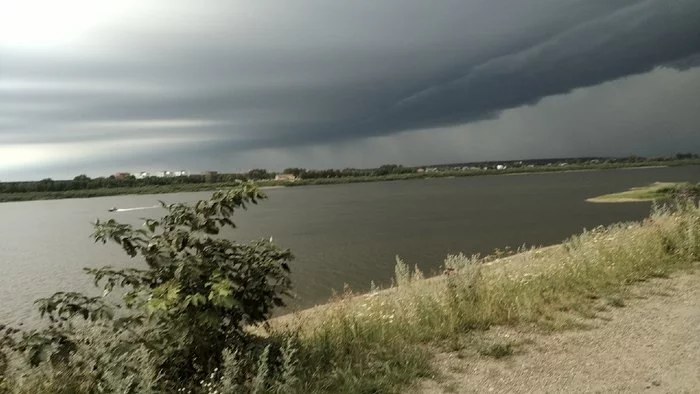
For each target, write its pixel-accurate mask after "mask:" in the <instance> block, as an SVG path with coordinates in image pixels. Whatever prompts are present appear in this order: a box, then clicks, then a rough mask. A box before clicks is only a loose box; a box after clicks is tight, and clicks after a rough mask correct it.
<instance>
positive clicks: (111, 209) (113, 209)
mask: <svg viewBox="0 0 700 394" xmlns="http://www.w3.org/2000/svg"><path fill="white" fill-rule="evenodd" d="M116 210H117V207H112V208H110V209H108V210H107V211H109V212H115V211H116Z"/></svg>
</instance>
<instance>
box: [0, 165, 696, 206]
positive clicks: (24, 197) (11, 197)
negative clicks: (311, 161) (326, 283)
mask: <svg viewBox="0 0 700 394" xmlns="http://www.w3.org/2000/svg"><path fill="white" fill-rule="evenodd" d="M697 164H700V159H690V160H675V161H659V162H644V163H612V164H585V165H569V166H565V167H559V166H538V167H532V168H528V167H522V168H508V169H506V170H468V171H442V172H432V173H410V174H392V175H384V176H365V177H347V178H321V179H302V180H297V181H295V182H285V181H260V182H258V183H259V185H260V186H306V185H330V184H345V183H364V182H383V181H396V180H410V179H426V178H447V177H467V176H481V175H502V174H529V173H550V172H569V171H595V170H606V169H618V168H643V167H658V166H682V165H697ZM232 186H234V184H230V183H213V184H175V185H162V186H158V185H154V186H142V187H118V188H104V189H92V190H69V191H62V192H61V191H59V192H30V193H0V202H12V201H32V200H53V199H64V198H91V197H105V196H116V195H125V194H160V193H178V192H194V191H211V190H217V189H222V188H227V187H232Z"/></svg>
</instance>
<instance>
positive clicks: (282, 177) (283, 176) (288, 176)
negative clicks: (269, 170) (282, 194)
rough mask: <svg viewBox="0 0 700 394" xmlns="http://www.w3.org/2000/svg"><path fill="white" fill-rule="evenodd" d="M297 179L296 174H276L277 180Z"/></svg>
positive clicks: (291, 180)
mask: <svg viewBox="0 0 700 394" xmlns="http://www.w3.org/2000/svg"><path fill="white" fill-rule="evenodd" d="M296 179H297V177H295V176H294V174H277V175H275V180H276V181H290V182H293V181H295V180H296Z"/></svg>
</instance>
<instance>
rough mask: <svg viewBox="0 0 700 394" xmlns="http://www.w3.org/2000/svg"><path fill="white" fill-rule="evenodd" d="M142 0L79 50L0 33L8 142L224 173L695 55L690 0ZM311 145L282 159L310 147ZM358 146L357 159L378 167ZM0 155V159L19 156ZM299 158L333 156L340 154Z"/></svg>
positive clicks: (484, 111)
mask: <svg viewBox="0 0 700 394" xmlns="http://www.w3.org/2000/svg"><path fill="white" fill-rule="evenodd" d="M147 4H149V5H153V4H155V5H153V6H152V7H151V8H148V7H146V8H145V10H143V11H139V10H135V11H133V12H132V13H130V14H129V17H124V18H123V19H119V20H114V21H109V23H106V22H105V24H104V25H103V26H99V28H98V29H97V30H95V31H93V32H91V34H90V35H89V36H86V37H84V39H83V41H80V43H79V45H72V46H65V47H59V48H57V49H56V48H53V49H52V50H50V51H49V50H22V49H16V48H13V47H7V48H5V47H3V46H2V45H0V145H5V147H7V146H11V145H12V144H14V145H17V146H19V145H22V146H25V147H26V146H31V145H33V144H48V143H52V144H59V143H64V144H65V143H74V144H79V143H83V144H88V145H84V146H85V147H86V149H88V148H87V147H88V146H89V144H91V143H94V144H98V143H100V142H105V143H108V142H113V143H115V144H117V145H118V144H119V143H122V145H124V144H123V143H124V142H125V141H133V142H134V143H142V144H144V145H143V146H146V144H151V145H149V146H150V147H151V148H149V149H151V153H150V154H149V155H148V156H146V157H144V156H143V152H141V151H139V154H138V155H136V154H135V153H134V151H133V149H125V150H124V151H123V152H122V154H120V155H113V156H112V157H110V158H109V160H110V165H115V166H120V165H122V166H123V164H124V163H133V162H134V160H137V161H139V162H138V165H140V166H150V165H160V164H163V165H165V164H171V163H172V162H173V161H176V160H173V159H172V157H173V156H174V155H175V156H176V157H177V161H178V162H179V163H182V166H190V165H191V166H198V167H202V168H204V167H206V168H211V167H214V168H220V169H225V168H222V166H223V165H229V164H228V163H231V160H230V159H229V158H228V155H232V154H233V155H236V156H237V157H239V158H240V159H239V160H238V161H236V163H238V164H233V163H231V165H239V166H245V163H243V162H242V160H243V158H246V160H249V161H250V162H251V165H252V162H253V161H255V160H252V159H250V158H251V157H252V156H251V152H253V151H260V150H266V149H267V150H275V151H278V152H282V151H284V152H287V153H290V152H301V151H303V150H304V149H306V148H305V147H308V146H314V145H316V146H318V145H323V146H333V145H334V144H336V145H337V144H346V143H351V144H360V145H362V144H364V143H365V142H362V141H368V140H367V139H370V140H375V139H376V138H383V137H389V136H394V135H398V134H399V133H405V132H407V131H411V130H430V131H429V132H430V133H432V134H431V135H434V136H435V138H436V140H440V138H438V137H437V133H446V132H445V131H441V130H444V129H446V128H454V127H456V126H459V125H467V124H470V123H474V122H477V123H479V124H481V123H484V122H486V124H488V123H489V120H498V119H499V117H500V116H501V113H502V111H505V110H508V109H513V108H519V107H522V106H532V105H536V104H538V103H539V102H540V101H541V100H542V99H543V98H546V97H552V96H555V97H556V96H557V95H567V94H570V92H571V91H572V90H574V89H577V88H582V87H590V86H595V85H599V84H603V83H605V82H607V81H613V80H616V79H619V78H623V77H627V76H630V75H637V74H642V73H648V72H650V71H652V70H654V69H655V68H656V67H659V66H666V67H672V68H674V69H678V70H690V69H692V68H693V67H695V66H696V65H697V64H698V63H697V59H698V54H699V53H700V25H698V24H697V21H698V20H700V2H697V1H694V0H676V1H673V2H668V1H664V0H647V1H641V0H640V1H636V0H626V1H616V2H610V1H604V0H559V1H549V0H536V1H528V2H523V1H516V0H499V1H478V0H472V1H454V2H441V3H437V4H435V3H432V2H430V3H428V2H423V1H418V0H415V1H405V0H402V1H398V0H396V1H387V2H369V1H367V2H365V1H355V2H346V3H340V2H324V1H301V2H295V4H294V6H293V7H292V6H291V5H290V4H289V3H287V2H279V3H267V2H266V3H264V4H263V3H262V2H256V3H254V4H246V3H238V2H224V1H220V2H211V3H209V5H208V6H206V7H205V6H202V5H201V4H198V5H195V4H194V3H191V4H186V3H177V4H173V3H172V2H162V3H159V2H155V1H154V2H153V3H147ZM140 12H142V13H140ZM669 110H670V111H671V110H672V109H669ZM541 116H543V117H545V118H544V119H546V118H547V117H550V116H551V114H544V113H542V114H541ZM178 121H179V122H180V123H179V124H178V123H177V122H178ZM543 123H544V124H543V125H542V127H543V128H544V129H547V130H548V132H549V133H551V134H552V135H553V136H555V137H554V138H550V137H545V136H540V137H538V138H541V139H542V140H541V141H542V144H544V145H545V146H546V145H547V141H548V140H550V141H551V140H556V139H557V138H556V135H560V136H561V135H568V134H566V133H564V132H563V131H561V130H555V128H554V126H553V124H554V123H555V122H552V125H551V126H550V127H547V126H546V122H543ZM467 129H474V128H469V127H466V129H465V130H467ZM474 132H476V131H469V132H468V133H472V134H473V133H474ZM478 132H479V133H481V135H480V136H479V138H492V140H491V141H493V143H495V144H498V143H507V141H502V140H499V139H498V138H499V137H498V133H496V132H494V131H489V130H479V131H478ZM523 132H525V133H527V132H529V131H523ZM620 132H622V131H620ZM557 133H559V134H557ZM463 134H464V133H462V135H463ZM535 134H536V133H534V131H533V135H535ZM538 135H539V134H538ZM462 138H464V140H465V141H466V140H469V139H470V138H467V137H464V136H463V137H462ZM571 138H573V137H571ZM158 139H163V140H168V139H170V140H172V141H175V142H174V143H172V144H157V143H155V142H154V141H156V140H158ZM139 141H140V142H139ZM177 141H181V143H179V144H178V143H176V142H177ZM446 143H447V142H446ZM450 143H453V144H454V141H451V142H450ZM127 145H128V144H127ZM76 146H77V145H76ZM115 146H116V145H115ZM57 149H58V148H57ZM330 149H335V148H330ZM545 150H546V149H545ZM5 151H7V149H6V150H5ZM290 154H291V153H290ZM299 154H300V155H301V156H298V157H297V158H294V157H292V156H289V155H281V156H280V154H279V153H278V154H277V155H278V157H288V160H289V161H290V162H298V158H303V157H308V155H305V154H302V153H299ZM496 154H497V150H495V151H494V155H496ZM534 154H540V153H539V151H536V150H530V151H527V150H523V151H522V152H521V153H520V155H521V156H528V155H534ZM201 156H205V157H206V158H207V159H206V160H202V158H201ZM357 157H358V160H357V161H356V162H355V164H353V165H355V166H362V165H365V163H367V160H368V159H367V157H366V156H365V155H362V154H361V153H359V152H358V153H357ZM494 158H497V157H494ZM414 159H415V155H410V154H408V155H406V156H405V157H396V160H397V161H401V162H411V161H415V160H414ZM439 159H440V156H439V155H437V154H436V157H435V160H434V161H440V160H439ZM2 161H3V159H2V158H0V171H9V168H11V167H13V165H12V164H7V165H6V166H5V167H3V163H2ZM7 162H8V163H9V160H7ZM17 162H19V161H17ZM80 163H84V165H85V166H92V167H100V166H101V167H102V168H106V167H105V164H104V160H102V161H100V158H99V157H98V156H95V157H93V155H89V154H86V155H85V158H84V159H83V161H81V162H78V163H77V164H71V166H79V165H80ZM100 163H102V164H100ZM219 163H221V165H219ZM224 163H227V164H224ZM256 164H259V163H256ZM299 164H300V165H304V166H334V165H335V164H334V162H333V157H332V156H329V157H328V158H327V159H323V158H319V159H318V160H317V161H314V162H308V163H306V164H304V163H299ZM41 165H44V166H50V165H51V164H50V163H43V164H41ZM173 165H177V163H176V164H173ZM261 165H262V164H261ZM348 165H350V164H349V163H348ZM15 167H16V166H15ZM4 168H6V169H4ZM70 168H71V169H73V168H74V167H70ZM14 171H15V173H19V172H17V171H19V170H18V169H17V168H15V169H14ZM0 175H1V174H0Z"/></svg>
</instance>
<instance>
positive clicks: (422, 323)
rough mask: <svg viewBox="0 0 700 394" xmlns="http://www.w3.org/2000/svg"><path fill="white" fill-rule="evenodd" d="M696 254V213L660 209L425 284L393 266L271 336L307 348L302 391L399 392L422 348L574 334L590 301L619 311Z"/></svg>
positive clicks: (457, 265)
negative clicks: (371, 283) (496, 329)
mask: <svg viewBox="0 0 700 394" xmlns="http://www.w3.org/2000/svg"><path fill="white" fill-rule="evenodd" d="M698 256H700V210H699V209H698V207H696V206H694V205H692V206H691V205H689V204H688V205H683V206H677V207H676V208H674V209H670V208H661V209H657V210H655V211H654V212H653V213H652V215H651V216H650V217H649V218H647V219H646V220H644V221H643V222H640V223H624V224H617V225H613V226H610V227H599V228H596V229H594V230H592V231H587V232H584V233H583V234H581V235H578V236H574V237H572V238H571V239H569V240H567V241H566V242H564V243H563V244H562V245H561V246H559V247H553V248H548V249H545V250H531V251H527V252H524V253H519V254H516V255H514V256H510V257H508V258H505V259H501V260H497V261H493V259H491V258H487V259H481V258H478V257H477V256H474V257H471V258H467V257H465V256H463V255H458V256H449V257H448V258H447V260H446V262H445V265H446V267H447V268H448V269H449V275H443V276H440V277H437V278H431V279H427V280H425V279H423V278H422V274H421V273H420V272H419V271H418V270H417V269H409V267H408V266H407V265H406V264H405V263H403V261H401V260H400V259H397V267H396V274H397V277H396V278H395V283H396V284H397V285H395V286H394V287H392V288H391V289H388V290H383V291H377V292H374V293H370V294H366V295H362V296H358V295H354V294H352V293H351V292H346V294H345V295H344V296H343V297H340V299H338V300H336V301H334V302H332V303H330V304H328V305H326V306H325V307H323V308H319V309H316V310H313V311H311V312H306V313H304V314H300V315H298V317H297V320H294V319H291V318H289V317H288V318H286V319H282V320H281V321H283V322H284V324H283V326H284V327H283V328H280V327H279V326H278V328H277V330H279V331H285V330H292V331H294V332H296V333H297V335H299V338H300V343H302V344H305V346H304V348H303V349H302V352H301V354H302V355H303V356H304V357H305V368H311V371H313V372H312V373H311V374H310V375H309V376H308V377H307V379H306V380H305V381H306V382H307V383H308V385H307V386H306V387H304V389H305V390H306V391H348V392H367V391H370V392H371V391H375V392H376V391H380V392H386V391H400V390H401V388H402V387H404V386H405V385H406V384H410V383H411V382H412V381H414V380H415V379H416V378H417V377H419V376H426V375H431V374H433V372H432V370H431V369H430V362H429V361H430V351H429V350H428V349H430V348H431V346H432V345H433V344H435V343H437V342H440V341H445V340H449V339H451V338H459V337H462V336H464V335H466V334H468V333H470V332H478V331H480V330H483V329H486V328H488V327H490V326H494V325H517V324H523V323H526V324H533V325H536V326H537V327H540V328H543V329H548V330H553V329H563V328H570V327H578V326H580V322H581V319H582V318H583V319H585V318H589V317H593V316H595V314H596V313H597V312H598V310H597V308H599V305H600V303H599V302H596V300H603V299H607V300H611V301H609V305H611V306H617V307H621V306H624V298H625V296H626V289H627V287H628V285H630V284H632V283H635V282H638V281H644V280H646V279H648V278H652V277H663V276H665V275H668V273H669V272H672V271H674V270H678V269H682V268H685V267H688V266H689V265H690V264H691V263H692V262H693V261H695V260H697V259H698ZM278 324H279V322H278ZM500 350H502V349H500V347H499V349H496V350H495V351H494V352H495V353H498V354H501V353H503V352H501V351H500ZM486 352H487V353H491V352H490V351H486ZM495 353H494V354H495ZM308 372H310V371H309V370H307V373H308ZM339 376H340V378H339ZM314 378H320V380H318V381H315V380H314ZM319 381H322V382H323V384H321V385H317V383H318V382H319Z"/></svg>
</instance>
